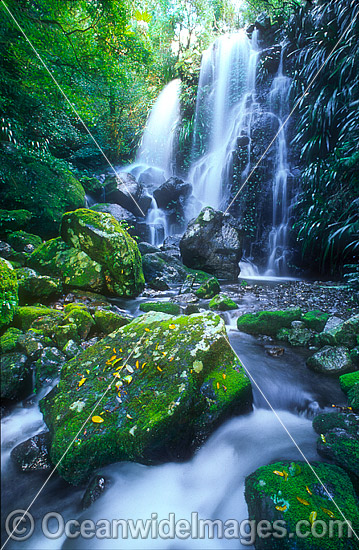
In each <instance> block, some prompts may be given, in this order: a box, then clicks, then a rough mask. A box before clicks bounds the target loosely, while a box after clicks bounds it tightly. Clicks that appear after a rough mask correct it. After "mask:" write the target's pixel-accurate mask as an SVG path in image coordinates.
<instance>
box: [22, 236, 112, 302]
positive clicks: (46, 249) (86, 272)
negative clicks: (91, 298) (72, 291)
mask: <svg viewBox="0 0 359 550" xmlns="http://www.w3.org/2000/svg"><path fill="white" fill-rule="evenodd" d="M29 265H30V267H32V268H34V269H36V270H37V271H38V272H39V273H42V274H44V275H50V276H52V277H60V278H61V280H62V282H63V283H64V284H66V285H68V286H70V287H74V288H84V289H90V290H94V291H95V292H101V291H102V290H103V289H104V287H105V275H104V270H103V269H102V267H101V265H100V264H99V263H98V262H95V261H94V260H92V259H91V258H90V256H88V254H86V253H85V252H83V251H82V250H79V249H77V248H73V247H71V246H69V245H68V244H66V243H65V242H64V241H63V240H62V239H61V238H60V237H58V238H57V239H51V240H49V241H47V242H45V243H43V244H42V245H41V246H39V248H37V249H36V250H35V251H34V252H33V253H32V254H31V256H30V258H29Z"/></svg>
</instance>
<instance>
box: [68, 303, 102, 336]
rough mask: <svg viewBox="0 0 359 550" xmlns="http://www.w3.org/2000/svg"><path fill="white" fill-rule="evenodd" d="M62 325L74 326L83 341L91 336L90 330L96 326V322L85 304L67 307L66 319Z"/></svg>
mask: <svg viewBox="0 0 359 550" xmlns="http://www.w3.org/2000/svg"><path fill="white" fill-rule="evenodd" d="M62 324H63V325H66V324H74V325H75V326H76V330H77V334H78V337H79V340H80V341H81V340H84V339H85V338H87V336H88V335H89V334H90V330H91V329H92V328H93V327H94V326H95V321H94V320H93V318H92V317H91V315H90V313H89V312H88V310H87V307H86V306H85V305H84V304H79V303H75V304H68V305H67V306H65V318H64V320H63V323H62Z"/></svg>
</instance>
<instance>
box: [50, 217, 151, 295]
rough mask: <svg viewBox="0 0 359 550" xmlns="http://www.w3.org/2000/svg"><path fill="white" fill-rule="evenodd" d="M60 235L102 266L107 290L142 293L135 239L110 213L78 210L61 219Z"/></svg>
mask: <svg viewBox="0 0 359 550" xmlns="http://www.w3.org/2000/svg"><path fill="white" fill-rule="evenodd" d="M61 236H62V238H63V239H64V241H65V242H67V243H68V244H70V245H71V246H73V247H74V248H77V249H80V250H82V251H83V252H85V253H86V254H88V255H89V256H90V258H92V260H94V261H95V262H98V263H99V264H100V265H102V266H103V268H104V269H105V279H106V286H107V288H108V290H109V291H110V292H111V293H114V294H117V295H119V296H127V297H133V296H137V295H138V294H140V292H142V290H143V288H144V283H145V280H144V276H143V271H142V262H141V254H140V252H139V250H138V246H137V244H136V242H135V241H134V240H133V239H132V238H131V237H130V236H129V234H128V233H127V232H126V231H125V230H124V229H122V227H121V226H120V224H119V223H118V222H117V221H116V220H115V218H114V217H113V216H111V215H110V214H105V213H100V212H93V211H92V210H85V209H80V210H76V211H75V212H69V213H67V214H65V215H64V216H63V218H62V224H61Z"/></svg>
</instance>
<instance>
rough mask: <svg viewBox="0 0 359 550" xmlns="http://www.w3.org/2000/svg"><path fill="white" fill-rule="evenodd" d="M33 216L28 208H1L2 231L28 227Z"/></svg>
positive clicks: (0, 228) (0, 225) (0, 230)
mask: <svg viewBox="0 0 359 550" xmlns="http://www.w3.org/2000/svg"><path fill="white" fill-rule="evenodd" d="M31 218H32V214H31V212H29V211H28V210H23V209H22V210H0V233H5V231H18V230H19V229H23V228H24V227H27V226H28V224H29V223H30V220H31Z"/></svg>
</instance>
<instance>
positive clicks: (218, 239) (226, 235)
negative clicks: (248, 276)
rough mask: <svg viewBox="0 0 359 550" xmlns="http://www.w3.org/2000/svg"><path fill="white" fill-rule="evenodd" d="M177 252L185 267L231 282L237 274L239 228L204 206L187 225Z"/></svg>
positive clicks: (229, 219) (230, 217) (232, 220)
mask: <svg viewBox="0 0 359 550" xmlns="http://www.w3.org/2000/svg"><path fill="white" fill-rule="evenodd" d="M180 249H181V255H182V259H183V263H184V264H185V265H187V266H188V267H192V268H195V269H201V270H203V271H206V272H207V273H211V274H212V275H215V276H216V277H220V278H223V279H231V280H234V279H236V278H237V277H238V275H239V271H240V269H239V266H238V263H239V261H240V259H241V256H242V246H241V228H240V227H239V225H238V222H237V221H236V220H235V219H234V218H233V217H232V216H230V215H229V214H223V212H218V211H216V210H213V208H210V207H206V208H204V209H203V210H202V211H201V213H200V214H199V216H198V217H197V218H196V219H195V220H192V221H191V222H190V223H189V224H188V227H187V230H186V232H185V234H184V235H183V237H182V239H181V242H180Z"/></svg>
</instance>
